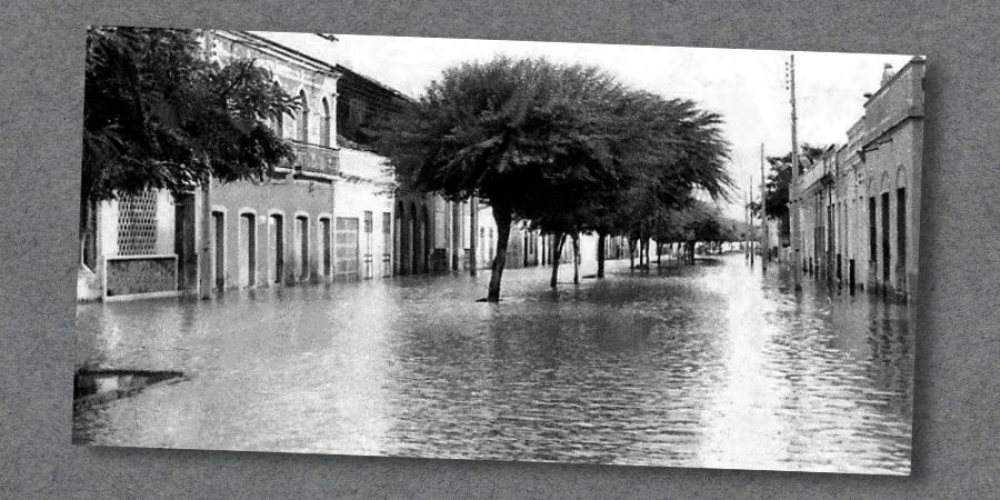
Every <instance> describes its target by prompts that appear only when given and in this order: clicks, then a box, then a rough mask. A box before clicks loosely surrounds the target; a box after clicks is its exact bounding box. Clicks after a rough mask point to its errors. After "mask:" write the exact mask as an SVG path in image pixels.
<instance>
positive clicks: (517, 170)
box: [378, 57, 622, 302]
mask: <svg viewBox="0 0 1000 500" xmlns="http://www.w3.org/2000/svg"><path fill="white" fill-rule="evenodd" d="M619 93H620V86H619V85H618V84H617V83H616V82H615V81H614V79H613V78H611V77H610V76H609V75H607V74H606V73H604V72H602V71H600V70H598V69H596V68H592V67H584V66H565V65H557V64H554V63H551V62H548V61H545V60H540V59H536V60H520V61H515V60H512V59H509V58H504V57H499V58H496V59H494V60H492V61H490V62H486V63H467V64H462V65H460V66H457V67H453V68H451V69H448V70H446V71H445V72H444V74H443V76H442V78H441V80H440V81H436V82H433V83H432V84H431V85H430V86H429V87H428V88H427V91H426V94H425V95H424V96H423V97H422V98H421V99H420V100H419V101H417V102H416V103H413V104H412V105H410V106H408V107H407V108H406V109H405V111H404V112H403V113H401V114H400V115H399V116H397V117H396V118H395V119H394V120H392V121H390V122H389V123H387V124H385V125H384V126H383V127H382V133H381V137H380V140H379V142H378V150H379V151H380V152H381V153H382V154H384V155H385V156H386V157H387V158H389V160H390V164H391V166H392V168H393V169H394V172H395V174H396V176H397V179H398V182H400V184H402V185H403V186H406V187H408V188H411V189H417V190H421V191H427V192H434V193H438V194H440V195H442V196H443V197H445V198H446V199H449V200H464V199H468V198H469V197H472V196H477V197H479V198H481V199H482V200H483V201H485V202H486V203H488V204H489V205H490V207H491V208H492V211H493V217H494V219H495V220H496V224H497V229H498V231H499V238H498V239H497V247H496V254H495V255H496V256H495V258H494V260H493V265H492V275H491V277H490V284H489V293H488V296H487V300H488V301H491V302H496V301H499V300H500V283H501V279H502V274H503V270H504V267H505V263H506V255H507V243H508V239H509V236H510V227H511V223H512V222H513V220H514V219H515V218H521V219H528V220H531V221H535V222H537V223H538V224H539V225H540V226H541V228H542V230H543V231H548V232H555V231H559V232H563V231H566V232H568V231H572V230H574V229H575V227H576V226H575V225H573V224H575V223H573V224H571V221H569V220H566V219H564V220H561V221H556V220H555V217H552V215H553V214H577V213H583V212H584V211H583V210H582V209H581V208H580V207H581V206H583V205H586V204H589V203H592V199H593V196H592V195H593V194H595V193H600V192H601V191H602V190H614V189H616V187H617V186H619V185H620V184H621V182H622V176H621V173H620V171H619V170H617V169H616V166H615V160H614V155H613V154H612V152H613V151H612V146H613V144H612V143H613V137H612V136H610V135H609V134H608V133H607V132H608V123H607V121H608V120H609V119H612V117H613V114H612V113H611V112H610V111H609V109H610V107H611V106H613V105H614V104H615V98H616V96H617V95H619Z"/></svg>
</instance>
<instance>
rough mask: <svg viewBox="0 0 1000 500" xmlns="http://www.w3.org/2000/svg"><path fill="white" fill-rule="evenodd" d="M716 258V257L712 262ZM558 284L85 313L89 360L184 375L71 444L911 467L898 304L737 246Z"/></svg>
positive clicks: (423, 282)
mask: <svg viewBox="0 0 1000 500" xmlns="http://www.w3.org/2000/svg"><path fill="white" fill-rule="evenodd" d="M709 264H710V265H709ZM626 265H627V263H625V264H623V263H610V264H609V273H608V274H609V277H608V278H607V279H604V280H585V281H584V282H583V283H582V284H581V285H579V286H573V285H572V284H566V285H561V286H562V288H561V289H560V290H559V291H558V292H552V291H551V290H549V289H548V286H547V285H548V281H547V279H546V277H547V272H548V271H547V270H545V269H526V270H509V271H507V272H505V274H504V282H505V284H504V297H505V300H504V302H502V303H501V304H499V305H495V304H486V303H477V302H474V300H475V299H476V298H478V297H480V296H481V295H482V294H483V293H484V291H485V282H486V280H488V276H485V277H480V278H478V279H476V278H470V277H467V276H446V277H408V278H397V279H393V280H386V281H374V282H364V283H351V284H335V285H329V286H325V285H323V286H316V287H298V288H287V289H281V290H263V291H252V292H240V293H233V294H229V295H227V296H225V297H223V298H222V299H220V300H216V301H204V302H199V301H191V302H180V303H178V302H177V301H176V300H163V301H145V302H136V303H118V304H106V305H100V304H93V305H82V306H80V308H79V314H78V323H79V330H80V331H79V334H78V336H79V348H78V357H77V363H78V365H81V366H83V365H85V366H90V367H104V368H143V369H158V370H182V371H184V372H185V374H186V375H188V376H189V377H190V378H191V380H189V381H186V382H184V383H180V384H175V385H169V386H164V387H156V388H151V389H149V390H146V391H144V392H143V393H142V394H140V395H138V396H136V397H133V398H129V399H125V400H119V401H115V402H112V403H110V404H107V405H104V406H100V407H96V408H90V409H86V410H81V411H79V412H78V413H77V414H76V415H75V419H74V422H75V425H74V439H75V441H76V442H82V443H95V444H107V445H133V446H155V447H181V448H209V449H234V450H268V451H303V452H323V453H339V454H372V455H399V456H421V457H448V458H465V459H502V460H540V461H571V462H591V463H616V464H642V465H668V466H689V467H702V466H704V467H723V468H744V469H784V470H814V471H844V472H864V473H893V474H906V473H908V472H909V450H910V412H911V407H910V405H911V400H912V397H911V381H912V344H913V332H912V330H911V327H912V324H913V322H912V321H910V320H909V318H908V316H907V315H908V314H909V313H908V310H907V309H906V308H905V307H901V306H897V305H892V304H886V303H883V302H881V301H879V300H878V299H877V298H874V297H871V296H868V295H866V294H859V295H857V296H850V295H849V294H847V293H846V292H844V293H840V292H838V291H837V290H832V291H828V290H826V289H824V288H822V287H820V286H819V285H817V284H816V283H813V282H808V281H807V283H805V285H806V286H805V288H806V289H805V290H804V291H803V292H800V293H799V295H798V298H796V295H794V294H792V293H791V292H790V291H789V290H788V286H787V279H786V277H784V276H781V275H780V274H781V273H780V272H779V270H778V269H777V267H772V268H771V270H769V272H768V275H767V276H765V277H762V276H761V273H760V270H759V266H758V268H757V269H755V270H750V269H748V268H747V266H746V265H745V263H744V260H743V258H742V257H741V256H730V257H726V258H724V259H722V260H721V261H718V262H708V263H706V264H705V265H698V266H689V267H674V268H666V269H664V270H663V271H662V272H659V273H658V272H656V271H654V272H653V273H630V272H629V271H628V269H627V267H624V266H626Z"/></svg>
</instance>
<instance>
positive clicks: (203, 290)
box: [78, 31, 623, 300]
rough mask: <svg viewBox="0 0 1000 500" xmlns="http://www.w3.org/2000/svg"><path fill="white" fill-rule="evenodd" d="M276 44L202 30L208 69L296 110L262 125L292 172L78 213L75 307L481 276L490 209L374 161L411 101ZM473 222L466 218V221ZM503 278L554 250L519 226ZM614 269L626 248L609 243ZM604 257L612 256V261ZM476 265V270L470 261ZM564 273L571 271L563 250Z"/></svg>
mask: <svg viewBox="0 0 1000 500" xmlns="http://www.w3.org/2000/svg"><path fill="white" fill-rule="evenodd" d="M322 38H323V40H324V42H317V41H316V40H312V42H313V45H314V47H313V52H312V54H313V55H308V54H305V53H302V52H300V51H297V50H295V49H294V48H291V47H289V46H288V45H286V44H283V43H279V42H277V41H275V40H274V39H272V38H266V37H263V36H261V35H258V34H254V33H249V32H238V31H206V32H205V33H204V35H203V39H202V44H203V47H202V48H203V50H204V54H205V57H208V58H211V59H213V60H216V61H219V62H221V63H225V62H227V61H230V60H232V59H234V58H249V59H253V60H255V61H256V62H257V64H258V65H259V66H261V67H263V68H265V69H267V70H268V71H270V73H271V74H272V75H273V78H274V80H275V82H276V83H277V84H278V85H280V86H281V87H282V88H283V89H284V90H285V91H286V92H287V93H289V94H290V95H292V96H297V97H298V99H299V102H300V105H301V109H300V110H299V111H297V112H296V113H295V114H294V115H293V116H283V117H280V118H276V119H274V120H271V122H270V123H269V125H270V126H271V127H273V130H274V131H275V132H276V133H277V134H278V135H279V136H280V137H282V138H284V139H285V140H287V141H289V143H290V144H291V146H292V148H293V150H294V152H295V159H294V160H293V161H291V162H288V163H287V164H285V165H282V166H280V167H278V168H275V169H274V171H273V172H272V174H271V175H270V176H269V178H267V179H264V180H262V181H237V182H231V183H221V182H218V181H216V180H214V179H213V180H212V181H211V182H210V183H209V185H207V186H197V187H192V189H191V190H189V191H188V192H186V193H180V194H171V193H168V192H166V191H151V192H148V193H145V194H143V195H141V196H137V197H132V198H124V199H121V200H116V201H109V202H104V203H101V204H99V205H98V206H96V207H95V208H94V209H93V210H87V211H85V217H84V220H85V222H86V227H89V228H92V230H90V231H86V232H85V233H84V234H85V235H86V236H85V238H84V242H83V245H82V248H81V270H80V277H79V280H78V297H79V298H80V299H81V300H99V299H103V300H116V299H123V298H140V297H160V296H175V295H183V294H191V295H199V296H201V297H203V298H207V297H210V296H212V295H215V294H220V293H225V292H226V291H228V290H234V289H255V288H268V287H276V286H291V285H296V284H304V283H329V282H336V281H350V280H364V279H379V278H388V277H392V276H403V275H413V274H426V273H435V272H449V271H460V270H465V271H468V270H469V269H470V268H471V267H473V266H475V267H476V268H477V269H486V268H489V267H490V266H491V264H492V262H493V259H494V257H495V256H496V255H495V254H496V244H497V241H498V240H499V238H500V235H499V232H498V230H497V227H496V224H495V222H494V220H493V215H492V211H491V209H490V207H489V206H488V205H486V204H485V203H477V204H475V206H476V207H477V208H476V209H475V210H474V209H473V206H474V204H473V203H472V202H471V201H469V200H466V201H462V202H450V201H447V200H445V199H443V198H442V197H440V196H437V195H434V194H430V193H423V192H411V191H407V190H405V189H401V188H400V187H399V186H398V185H397V184H396V182H395V179H394V176H393V174H392V172H391V170H390V168H389V167H388V165H387V163H386V159H385V158H383V157H381V156H379V155H378V154H376V153H375V152H373V149H374V147H373V145H374V140H375V134H374V133H373V130H374V128H375V127H376V126H377V122H378V120H379V119H380V118H382V117H384V116H387V115H388V114H390V113H394V112H396V111H398V110H399V109H401V106H403V105H404V104H405V102H406V101H407V99H408V98H407V97H405V96H403V95H402V94H400V93H399V92H398V91H396V90H394V89H392V88H390V87H387V86H385V85H383V84H381V83H380V82H378V81H376V80H374V79H372V78H368V77H366V76H364V75H361V74H359V73H356V72H355V71H352V70H351V69H350V68H347V67H345V66H343V65H340V64H336V63H335V62H334V61H331V60H329V59H332V58H335V56H333V57H318V56H317V57H314V56H315V55H316V53H315V44H316V43H320V44H323V43H326V44H329V47H328V48H329V50H326V51H324V52H323V53H324V54H336V50H335V44H336V39H335V38H334V37H330V36H324V37H322ZM474 211H475V214H474V213H473V212H474ZM511 233H512V234H511V235H510V238H509V244H508V253H507V261H506V266H507V267H509V268H519V267H530V266H539V265H548V264H551V263H552V260H553V259H554V258H555V256H554V255H553V249H554V247H555V242H554V241H553V238H552V237H551V236H545V235H542V234H540V233H539V232H538V231H537V230H533V229H531V228H530V227H528V225H527V223H524V222H518V223H515V225H514V227H513V228H512V230H511ZM596 241H597V238H596V236H594V235H584V236H583V237H582V238H581V256H582V261H583V262H582V265H583V266H584V268H587V266H590V265H593V267H594V268H595V269H596V259H597V249H596ZM607 245H608V247H609V248H608V252H607V254H606V255H607V256H608V258H609V259H611V258H615V257H616V256H617V257H621V256H622V254H623V252H622V246H623V245H622V241H621V240H620V239H611V238H609V241H608V243H607ZM612 247H613V248H612ZM473 257H475V258H474V259H473ZM560 258H561V261H562V262H567V263H571V262H572V248H571V245H570V244H567V245H565V248H564V249H563V252H562V255H561V256H560Z"/></svg>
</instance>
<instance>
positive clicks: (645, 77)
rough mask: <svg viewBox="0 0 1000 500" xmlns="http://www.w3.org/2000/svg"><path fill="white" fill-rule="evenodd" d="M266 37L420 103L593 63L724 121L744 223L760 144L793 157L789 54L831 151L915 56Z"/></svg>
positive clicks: (806, 105) (803, 133) (804, 124)
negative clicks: (522, 72)
mask: <svg viewBox="0 0 1000 500" xmlns="http://www.w3.org/2000/svg"><path fill="white" fill-rule="evenodd" d="M259 34H261V35H264V36H266V37H267V38H271V39H273V40H275V41H278V42H280V43H284V44H286V45H289V46H291V47H294V48H297V49H298V50H301V51H302V52H304V53H307V54H309V55H312V56H314V57H317V58H320V59H323V60H327V61H335V62H337V63H339V64H342V65H344V66H346V67H348V68H350V69H352V70H354V71H356V72H358V73H361V74H363V75H365V76H368V77H370V78H373V79H375V80H378V81H380V82H381V83H383V84H385V85H388V86H389V87H392V88H395V89H397V90H399V91H401V92H402V93H404V94H406V95H409V96H411V97H414V98H416V97H419V96H420V95H421V94H422V93H423V89H424V88H426V87H427V85H428V84H429V83H430V82H432V81H434V80H435V79H438V78H440V75H441V73H442V71H443V70H445V69H446V68H449V67H451V66H455V65H458V64H461V63H463V62H468V61H488V60H490V59H492V58H493V57H495V56H497V55H501V54H502V55H507V56H511V57H514V58H521V57H545V58H547V59H549V60H551V61H554V62H562V63H582V64H588V65H594V66H598V67H600V68H602V69H604V70H606V71H608V72H609V73H611V74H613V75H615V76H616V77H618V78H619V80H620V81H621V82H623V83H624V84H626V85H628V86H630V87H633V88H636V89H642V90H646V91H650V92H654V93H657V94H660V95H662V96H664V97H666V98H683V99H690V100H693V101H695V102H696V103H698V105H699V107H701V108H702V109H705V110H709V111H714V112H716V113H719V114H720V115H721V116H722V117H723V120H724V121H725V123H724V125H723V134H724V135H725V137H726V139H727V140H728V141H729V142H730V144H731V148H732V149H731V160H730V165H729V170H730V174H731V175H732V177H733V179H734V180H735V181H736V183H737V186H738V189H739V191H738V192H735V193H734V194H733V196H734V201H733V202H732V203H729V204H725V203H724V204H723V207H724V209H725V211H726V213H727V214H728V215H729V216H731V217H734V218H737V219H742V218H743V209H742V204H743V203H744V201H743V200H744V196H745V195H746V191H747V188H748V187H749V185H750V181H751V176H753V183H754V192H755V196H759V182H760V153H761V144H763V145H764V154H765V155H766V156H777V155H783V154H786V153H787V152H788V151H790V150H791V104H790V98H789V92H788V90H787V88H786V63H787V61H788V59H789V55H791V54H793V53H794V55H795V81H796V96H797V101H798V109H797V112H798V117H799V123H798V138H799V142H800V144H801V143H803V142H806V143H810V144H814V145H824V146H825V145H830V144H843V143H844V142H846V140H847V129H848V128H849V127H850V126H851V125H853V124H854V123H855V122H856V121H857V120H858V119H859V118H861V116H862V115H863V114H864V103H865V100H866V99H865V97H864V94H865V93H867V92H875V91H876V90H878V88H879V84H880V81H881V78H882V73H883V69H884V65H885V64H891V65H892V69H893V70H894V71H896V70H899V69H900V68H902V67H903V66H904V65H905V64H906V62H907V61H909V60H910V58H911V57H912V56H911V55H898V54H892V55H889V54H849V53H835V52H786V51H765V50H738V49H712V48H690V47H660V46H642V45H603V44H580V43H554V42H523V41H501V40H469V39H448V38H411V37H381V36H367V35H366V36H362V35H341V34H337V35H336V37H337V38H338V40H339V41H338V42H336V43H335V44H331V43H330V42H328V41H326V40H324V39H323V38H320V37H318V36H316V35H310V34H301V33H300V34H290V33H259Z"/></svg>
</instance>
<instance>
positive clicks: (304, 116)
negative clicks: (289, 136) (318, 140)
mask: <svg viewBox="0 0 1000 500" xmlns="http://www.w3.org/2000/svg"><path fill="white" fill-rule="evenodd" d="M299 101H301V103H302V109H301V110H299V123H298V126H299V130H298V140H299V141H302V142H309V101H308V100H306V92H305V91H304V90H300V91H299Z"/></svg>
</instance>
